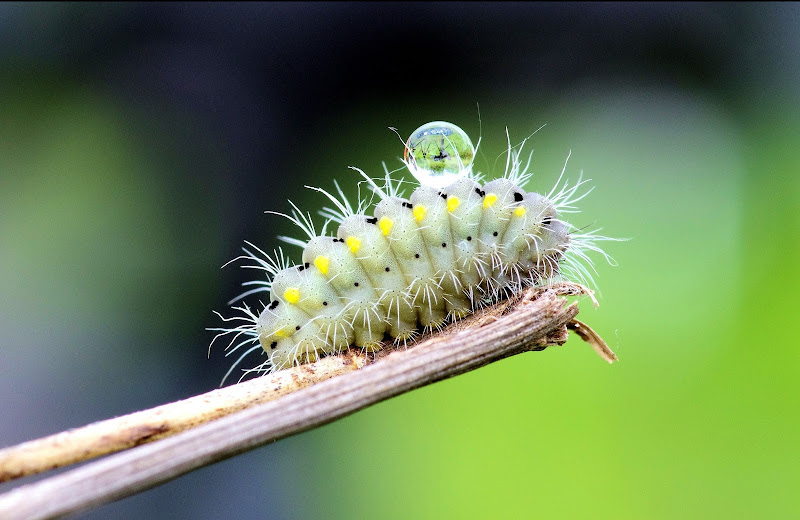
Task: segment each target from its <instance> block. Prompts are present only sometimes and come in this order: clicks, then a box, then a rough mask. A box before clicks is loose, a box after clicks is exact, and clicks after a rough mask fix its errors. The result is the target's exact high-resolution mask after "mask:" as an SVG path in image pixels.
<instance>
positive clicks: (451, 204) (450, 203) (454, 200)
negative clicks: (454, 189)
mask: <svg viewBox="0 0 800 520" xmlns="http://www.w3.org/2000/svg"><path fill="white" fill-rule="evenodd" d="M460 205H461V200H460V199H459V198H458V197H454V196H452V195H451V196H449V197H447V211H449V212H450V213H452V212H454V211H455V210H456V208H457V207H458V206H460Z"/></svg>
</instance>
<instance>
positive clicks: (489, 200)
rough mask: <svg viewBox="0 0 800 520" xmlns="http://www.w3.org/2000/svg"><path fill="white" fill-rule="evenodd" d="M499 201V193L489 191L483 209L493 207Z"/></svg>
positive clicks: (484, 199)
mask: <svg viewBox="0 0 800 520" xmlns="http://www.w3.org/2000/svg"><path fill="white" fill-rule="evenodd" d="M495 202H497V195H495V194H494V193H487V194H486V196H485V197H484V198H483V209H486V208H491V207H492V206H494V203H495Z"/></svg>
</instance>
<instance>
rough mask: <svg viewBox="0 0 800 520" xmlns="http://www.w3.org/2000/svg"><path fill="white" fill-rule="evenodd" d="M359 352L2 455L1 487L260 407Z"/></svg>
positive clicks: (353, 361) (349, 363)
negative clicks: (254, 406) (17, 479)
mask: <svg viewBox="0 0 800 520" xmlns="http://www.w3.org/2000/svg"><path fill="white" fill-rule="evenodd" d="M366 362H367V359H366V356H365V355H364V353H363V352H360V351H357V350H348V351H347V352H344V353H342V354H340V355H338V356H329V357H326V358H323V359H320V360H319V361H317V362H316V363H313V364H310V365H301V366H298V367H294V368H292V369H290V370H282V371H280V372H276V373H274V374H271V375H270V376H268V377H259V378H255V379H252V380H250V381H245V382H243V383H240V384H238V385H232V386H229V387H226V388H220V389H219V390H214V391H212V392H208V393H205V394H202V395H198V396H195V397H191V398H189V399H184V400H182V401H175V402H173V403H168V404H164V405H161V406H157V407H155V408H150V409H149V410H142V411H141V412H136V413H132V414H129V415H124V416H121V417H115V418H113V419H107V420H105V421H99V422H96V423H92V424H89V425H87V426H83V427H81V428H74V429H71V430H67V431H64V432H61V433H57V434H55V435H50V436H47V437H42V438H41V439H35V440H32V441H28V442H24V443H22V444H18V445H16V446H11V447H9V448H5V449H2V450H0V482H5V481H8V480H13V479H16V478H20V477H26V476H29V475H35V474H37V473H41V472H43V471H47V470H50V469H55V468H60V467H63V466H68V465H70V464H74V463H76V462H82V461H84V460H89V459H93V458H95V457H100V456H102V455H107V454H109V453H114V452H117V451H121V450H125V449H128V448H132V447H134V446H138V445H140V444H145V443H148V442H152V441H155V440H158V439H163V438H164V437H168V436H170V435H174V434H176V433H179V432H182V431H184V430H187V429H189V428H193V427H195V426H198V425H200V424H203V423H206V422H209V421H212V420H214V419H218V418H220V417H224V416H226V415H230V414H232V413H234V412H237V411H239V410H244V409H245V408H249V407H251V406H253V405H256V404H259V403H266V402H268V401H273V400H275V399H277V398H279V397H281V396H283V395H286V394H289V393H292V392H295V391H297V390H300V389H301V388H305V387H307V386H311V385H313V384H316V383H319V382H320V381H324V380H326V379H330V378H331V377H334V376H337V375H341V374H345V373H347V372H352V371H354V370H358V369H359V368H362V367H363V366H364V365H365V364H366Z"/></svg>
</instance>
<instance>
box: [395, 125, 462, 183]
mask: <svg viewBox="0 0 800 520" xmlns="http://www.w3.org/2000/svg"><path fill="white" fill-rule="evenodd" d="M474 157H475V148H474V147H473V146H472V141H470V139H469V136H468V135H467V134H466V132H464V131H463V130H462V129H461V128H459V127H457V126H456V125H454V124H453V123H447V122H445V121H433V122H431V123H427V124H424V125H422V126H421V127H419V128H417V129H416V130H415V131H414V132H413V133H412V134H411V137H409V138H408V141H407V142H406V150H405V155H404V159H405V162H406V165H407V166H408V169H409V170H410V171H411V173H412V174H413V175H414V177H416V178H417V180H418V181H419V183H420V184H422V185H425V186H432V187H434V188H444V187H445V186H447V185H449V184H451V183H452V182H454V181H455V180H457V179H458V178H460V177H464V176H466V175H468V174H469V173H470V172H471V171H472V160H473V159H474Z"/></svg>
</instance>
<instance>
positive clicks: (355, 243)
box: [345, 237, 361, 253]
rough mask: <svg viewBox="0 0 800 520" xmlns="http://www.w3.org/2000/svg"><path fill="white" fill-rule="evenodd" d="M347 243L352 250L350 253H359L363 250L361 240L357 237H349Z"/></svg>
mask: <svg viewBox="0 0 800 520" xmlns="http://www.w3.org/2000/svg"><path fill="white" fill-rule="evenodd" d="M345 243H346V244H347V247H349V248H350V252H352V253H358V250H359V249H361V240H359V239H358V238H356V237H347V240H345Z"/></svg>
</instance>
